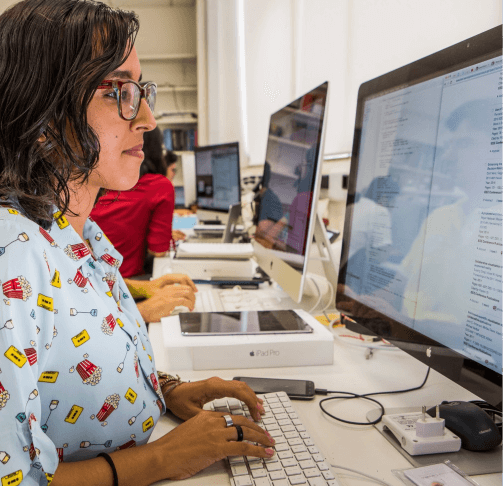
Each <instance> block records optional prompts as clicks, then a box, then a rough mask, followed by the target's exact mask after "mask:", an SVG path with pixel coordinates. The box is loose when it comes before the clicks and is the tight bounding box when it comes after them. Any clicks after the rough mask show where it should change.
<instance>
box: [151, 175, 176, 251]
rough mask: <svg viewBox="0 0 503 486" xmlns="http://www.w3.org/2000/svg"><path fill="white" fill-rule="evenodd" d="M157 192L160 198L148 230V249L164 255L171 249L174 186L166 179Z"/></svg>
mask: <svg viewBox="0 0 503 486" xmlns="http://www.w3.org/2000/svg"><path fill="white" fill-rule="evenodd" d="M157 191H158V196H159V197H158V198H157V203H156V205H155V207H154V209H153V211H152V217H151V218H150V224H149V227H148V230H147V248H148V249H149V250H150V251H152V252H155V253H162V252H165V251H169V248H170V243H171V225H172V223H173V211H174V210H175V190H174V188H173V184H171V182H170V181H169V180H168V179H166V178H165V177H164V178H163V180H162V181H160V183H159V184H158V189H157Z"/></svg>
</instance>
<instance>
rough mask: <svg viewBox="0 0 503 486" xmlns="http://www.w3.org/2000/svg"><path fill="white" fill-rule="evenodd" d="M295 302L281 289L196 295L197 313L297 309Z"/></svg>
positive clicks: (208, 291) (212, 291) (202, 291)
mask: <svg viewBox="0 0 503 486" xmlns="http://www.w3.org/2000/svg"><path fill="white" fill-rule="evenodd" d="M298 307H299V304H297V303H296V302H294V301H293V300H292V299H290V297H288V295H286V294H285V293H284V292H283V291H282V290H281V289H274V288H271V287H267V288H264V289H256V290H248V289H242V290H238V289H215V288H209V289H199V291H198V292H197V293H196V305H195V307H194V311H195V312H234V311H244V310H282V309H297V308H298ZM172 315H173V314H172Z"/></svg>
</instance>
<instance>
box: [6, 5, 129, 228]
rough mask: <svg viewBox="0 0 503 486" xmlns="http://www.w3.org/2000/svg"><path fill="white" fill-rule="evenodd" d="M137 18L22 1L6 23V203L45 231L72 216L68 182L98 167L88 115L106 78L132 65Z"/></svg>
mask: <svg viewBox="0 0 503 486" xmlns="http://www.w3.org/2000/svg"><path fill="white" fill-rule="evenodd" d="M138 28H139V21H138V18H137V16H136V15H135V14H134V13H132V12H125V11H122V10H118V9H112V8H110V7H108V6H107V5H105V4H103V3H100V2H96V1H92V0H24V1H22V2H20V3H17V4H15V5H14V6H12V7H11V8H9V9H8V10H6V11H5V12H4V13H3V14H2V15H1V16H0V93H1V96H0V114H1V115H0V202H1V201H2V200H4V201H8V202H9V204H11V205H14V206H15V207H17V208H19V209H20V210H22V211H23V212H24V213H25V214H26V215H27V216H28V217H29V218H30V219H32V220H33V221H35V222H37V223H38V224H40V225H41V226H43V227H45V228H47V227H48V226H49V225H50V223H51V221H52V211H53V205H55V206H57V207H58V208H59V209H60V210H61V211H62V212H63V214H65V213H66V212H68V211H69V208H68V205H69V201H70V190H69V188H68V182H69V181H80V182H82V183H84V182H85V181H86V180H87V179H88V177H89V174H90V172H91V171H92V170H93V169H94V168H95V167H96V165H97V163H98V157H99V153H100V144H99V140H98V136H97V135H96V133H95V132H94V131H93V130H92V128H91V127H90V126H89V125H88V123H87V108H88V106H89V103H90V102H91V99H92V97H93V94H94V92H95V90H96V88H97V86H98V85H99V83H100V82H101V81H102V80H103V79H104V78H105V76H106V74H107V73H109V72H111V71H113V70H115V69H117V68H118V67H119V66H121V65H122V64H123V63H124V62H125V60H126V59H127V57H128V55H129V53H130V51H131V49H132V47H133V44H134V41H135V38H136V34H137V32H138Z"/></svg>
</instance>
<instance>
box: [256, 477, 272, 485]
mask: <svg viewBox="0 0 503 486" xmlns="http://www.w3.org/2000/svg"><path fill="white" fill-rule="evenodd" d="M255 486H271V481H269V478H256V479H255Z"/></svg>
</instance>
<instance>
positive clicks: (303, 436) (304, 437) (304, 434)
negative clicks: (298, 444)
mask: <svg viewBox="0 0 503 486" xmlns="http://www.w3.org/2000/svg"><path fill="white" fill-rule="evenodd" d="M299 435H300V436H301V437H302V438H303V439H309V438H310V437H311V436H310V435H309V434H308V433H307V432H299ZM309 445H314V444H309Z"/></svg>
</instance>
